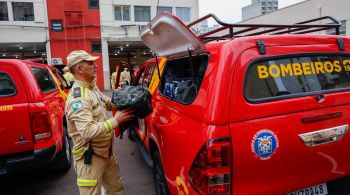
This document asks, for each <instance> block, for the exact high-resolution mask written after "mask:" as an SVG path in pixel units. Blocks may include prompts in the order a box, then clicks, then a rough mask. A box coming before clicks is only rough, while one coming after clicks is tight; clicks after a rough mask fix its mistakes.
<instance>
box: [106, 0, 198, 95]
mask: <svg viewBox="0 0 350 195" xmlns="http://www.w3.org/2000/svg"><path fill="white" fill-rule="evenodd" d="M162 11H166V12H170V13H172V14H174V15H176V16H177V17H179V18H180V19H181V20H182V21H184V22H185V23H189V22H190V21H193V20H195V19H198V17H199V5H198V0H177V1H161V0H118V1H116V0H113V1H110V0H100V13H101V36H102V53H103V71H104V72H103V77H104V83H105V86H104V87H105V89H109V88H110V85H109V84H110V83H109V79H110V75H111V73H112V71H115V69H116V67H117V66H118V65H119V63H120V62H121V61H125V62H127V63H129V64H131V65H133V66H139V65H140V64H141V63H142V62H143V61H145V60H146V59H148V58H150V57H151V55H152V53H151V51H150V50H149V49H148V48H147V47H146V46H145V45H144V44H143V43H142V41H141V39H140V33H141V31H142V29H143V27H144V26H145V25H146V24H147V23H148V21H150V20H151V19H152V18H154V17H155V16H156V15H157V13H160V12H162Z"/></svg>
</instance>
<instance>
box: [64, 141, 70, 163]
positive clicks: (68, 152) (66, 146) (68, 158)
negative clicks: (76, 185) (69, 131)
mask: <svg viewBox="0 0 350 195" xmlns="http://www.w3.org/2000/svg"><path fill="white" fill-rule="evenodd" d="M64 145H65V150H66V157H67V160H68V162H69V163H70V160H71V159H70V151H69V149H70V148H69V140H68V138H67V136H64Z"/></svg>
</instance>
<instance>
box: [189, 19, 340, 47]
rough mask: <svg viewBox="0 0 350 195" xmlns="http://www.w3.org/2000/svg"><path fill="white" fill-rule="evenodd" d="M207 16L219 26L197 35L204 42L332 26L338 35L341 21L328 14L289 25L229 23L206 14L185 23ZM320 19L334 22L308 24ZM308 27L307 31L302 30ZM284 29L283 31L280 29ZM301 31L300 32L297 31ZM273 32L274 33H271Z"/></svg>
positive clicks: (319, 29)
mask: <svg viewBox="0 0 350 195" xmlns="http://www.w3.org/2000/svg"><path fill="white" fill-rule="evenodd" d="M209 18H212V19H214V20H215V21H216V22H217V23H218V24H219V25H221V27H219V28H217V29H214V30H212V31H209V32H206V33H204V34H201V35H199V36H198V37H199V38H200V39H202V40H203V41H205V42H208V41H214V40H222V39H228V38H233V37H242V36H253V35H261V34H267V33H271V34H284V33H289V34H291V33H293V32H294V34H305V33H311V32H317V31H322V30H327V29H332V28H334V29H335V31H336V34H338V35H339V28H340V26H341V23H340V22H339V21H338V20H336V19H334V18H333V17H330V16H324V17H320V18H315V19H311V20H306V21H303V22H299V23H296V24H291V25H283V24H229V23H225V22H222V21H221V20H220V19H218V18H217V17H216V16H215V15H214V14H208V15H206V16H204V17H202V18H199V19H198V20H195V21H193V22H191V23H190V24H188V25H187V27H189V28H190V27H192V26H194V25H196V24H198V23H200V22H202V21H204V20H207V19H209ZM322 20H330V22H332V23H334V24H310V23H312V22H317V21H322ZM234 28H245V29H243V30H239V31H236V32H235V31H234V30H233V29H234ZM264 28H268V29H267V30H262V31H259V32H254V33H251V34H243V33H246V32H249V31H253V30H257V29H264ZM227 29H228V30H229V34H225V35H222V36H209V35H213V34H215V33H218V32H221V31H224V30H227ZM306 29H309V30H308V31H302V30H306ZM282 30H284V31H282ZM298 31H302V32H298ZM272 32H275V33H272Z"/></svg>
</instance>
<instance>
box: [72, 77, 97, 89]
mask: <svg viewBox="0 0 350 195" xmlns="http://www.w3.org/2000/svg"><path fill="white" fill-rule="evenodd" d="M74 82H75V83H76V84H77V85H79V86H82V87H88V88H90V89H93V88H94V87H95V85H96V79H95V80H94V81H92V82H91V83H88V82H84V81H80V80H78V79H76V80H75V81H74Z"/></svg>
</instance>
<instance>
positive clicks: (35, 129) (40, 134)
mask: <svg viewBox="0 0 350 195" xmlns="http://www.w3.org/2000/svg"><path fill="white" fill-rule="evenodd" d="M30 126H31V128H32V133H33V137H34V141H39V140H43V139H48V138H50V137H51V126H50V121H49V116H48V113H47V112H45V111H44V112H35V113H32V114H31V115H30Z"/></svg>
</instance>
